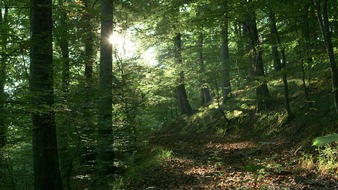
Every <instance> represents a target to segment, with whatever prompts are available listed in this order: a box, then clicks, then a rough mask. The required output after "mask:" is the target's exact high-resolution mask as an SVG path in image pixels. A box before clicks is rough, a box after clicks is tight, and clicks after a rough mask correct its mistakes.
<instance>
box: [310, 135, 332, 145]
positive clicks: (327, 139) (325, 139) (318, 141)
mask: <svg viewBox="0 0 338 190" xmlns="http://www.w3.org/2000/svg"><path fill="white" fill-rule="evenodd" d="M337 141H338V134H337V133H333V134H328V135H325V136H321V137H317V138H315V139H314V140H313V143H312V146H325V145H329V144H331V143H333V142H337Z"/></svg>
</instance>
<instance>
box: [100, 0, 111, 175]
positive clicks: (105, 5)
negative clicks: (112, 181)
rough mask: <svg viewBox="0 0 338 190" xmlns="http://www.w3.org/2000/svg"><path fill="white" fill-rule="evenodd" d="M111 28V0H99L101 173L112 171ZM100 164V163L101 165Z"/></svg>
mask: <svg viewBox="0 0 338 190" xmlns="http://www.w3.org/2000/svg"><path fill="white" fill-rule="evenodd" d="M112 29H113V5H112V1H111V0H102V1H101V49H100V74H99V75H100V76H99V87H100V92H101V97H100V98H99V102H98V131H99V136H98V138H99V139H98V162H99V163H98V164H100V172H101V173H114V169H113V167H112V164H113V161H114V157H115V155H114V152H113V147H112V146H113V135H112V78H113V73H112V62H113V58H112V54H113V52H112V44H111V43H110V42H109V37H110V35H112ZM101 164H102V165H101Z"/></svg>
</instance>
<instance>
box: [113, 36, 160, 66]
mask: <svg viewBox="0 0 338 190" xmlns="http://www.w3.org/2000/svg"><path fill="white" fill-rule="evenodd" d="M109 42H110V43H111V44H112V46H113V51H114V54H115V56H119V57H120V58H123V59H128V58H133V57H135V56H139V55H138V54H139V53H140V52H143V53H141V54H142V55H141V56H140V57H141V58H142V59H143V60H144V62H145V63H146V64H148V65H151V66H154V65H157V64H158V62H157V59H156V51H155V48H153V47H151V48H148V49H146V50H142V47H141V45H140V44H139V43H137V42H134V41H132V40H131V37H130V35H129V34H128V33H127V34H124V35H123V34H119V33H117V32H114V33H113V34H112V35H111V36H110V37H109ZM140 50H141V51H140Z"/></svg>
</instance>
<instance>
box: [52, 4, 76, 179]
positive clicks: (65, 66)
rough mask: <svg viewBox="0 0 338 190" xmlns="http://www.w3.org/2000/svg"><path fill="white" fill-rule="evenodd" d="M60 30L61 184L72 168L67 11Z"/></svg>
mask: <svg viewBox="0 0 338 190" xmlns="http://www.w3.org/2000/svg"><path fill="white" fill-rule="evenodd" d="M58 3H59V7H63V3H64V1H63V0H60V1H59V2H58ZM59 22H60V28H59V30H58V31H59V32H58V33H56V34H55V36H56V35H59V36H56V38H57V39H58V42H59V45H60V49H61V58H62V59H61V61H62V68H61V71H62V77H61V92H62V94H61V102H60V104H61V105H62V107H63V109H62V110H65V111H62V112H59V113H57V118H59V119H58V121H59V122H57V129H58V130H57V138H58V139H59V143H58V146H59V157H60V169H61V177H62V180H63V182H65V181H66V180H64V179H69V177H70V176H69V175H70V173H71V168H72V160H71V158H72V157H73V156H72V155H71V154H70V151H69V143H68V142H69V139H68V138H67V136H68V135H67V133H68V132H69V130H67V127H68V126H70V125H69V124H70V123H71V120H70V119H71V116H70V112H69V111H66V110H69V109H68V107H69V105H68V104H69V103H68V91H69V82H70V70H69V69H70V58H69V42H68V40H69V34H68V30H69V26H68V15H67V10H63V9H61V10H60V20H59Z"/></svg>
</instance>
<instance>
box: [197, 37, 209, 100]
mask: <svg viewBox="0 0 338 190" xmlns="http://www.w3.org/2000/svg"><path fill="white" fill-rule="evenodd" d="M197 47H198V52H197V54H198V62H199V66H200V73H199V74H200V77H199V81H200V84H201V86H202V88H201V104H202V105H205V104H207V103H209V102H210V101H211V95H210V90H209V87H208V85H207V81H206V74H205V65H204V57H203V34H199V36H198V42H197Z"/></svg>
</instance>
